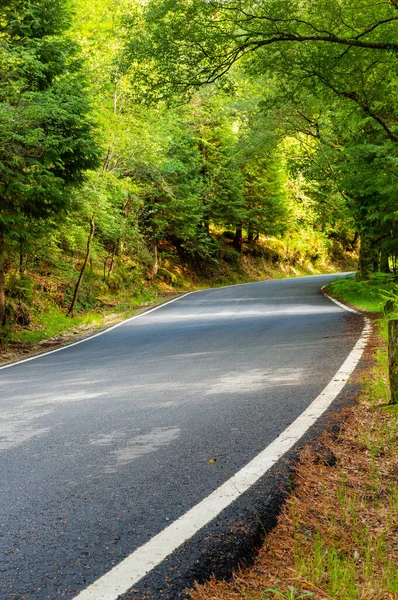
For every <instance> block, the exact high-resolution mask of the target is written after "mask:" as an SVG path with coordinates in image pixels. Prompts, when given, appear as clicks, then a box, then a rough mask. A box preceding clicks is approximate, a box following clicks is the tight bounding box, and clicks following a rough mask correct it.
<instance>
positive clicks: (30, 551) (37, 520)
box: [0, 276, 362, 600]
mask: <svg viewBox="0 0 398 600" xmlns="http://www.w3.org/2000/svg"><path fill="white" fill-rule="evenodd" d="M335 278H336V276H319V277H304V278H299V279H285V280H278V281H266V282H260V283H253V284H249V285H242V286H235V287H227V288H220V289H214V290H208V291H203V292H197V293H194V294H190V295H188V296H185V297H183V298H181V299H178V300H177V301H176V302H173V303H170V304H168V305H165V306H163V307H161V308H160V309H158V310H156V311H154V312H151V313H149V314H147V315H143V316H142V317H140V318H138V319H136V320H133V321H130V322H128V323H125V324H123V325H122V326H120V327H117V328H115V329H113V330H111V331H109V332H107V333H105V334H104V335H101V336H99V337H96V338H93V339H88V340H87V341H85V342H84V343H82V344H79V345H76V346H71V347H69V348H66V349H64V350H62V351H60V352H56V353H54V354H48V355H43V356H40V357H39V358H37V359H35V360H32V361H30V362H25V363H21V364H16V365H13V366H11V367H9V368H6V369H2V370H0V405H1V413H0V477H1V478H0V481H1V505H0V552H1V560H0V575H1V579H0V596H1V597H2V598H5V599H7V600H11V599H13V600H15V598H17V599H22V598H24V599H25V598H26V599H27V600H44V599H46V598H50V599H52V600H53V599H55V598H59V597H62V598H66V599H68V598H73V597H74V596H75V595H76V594H77V593H78V592H79V591H81V590H83V589H84V588H86V587H87V586H88V585H89V584H90V583H92V582H93V581H94V580H96V579H97V578H98V577H100V576H101V575H103V574H104V573H106V572H107V571H109V570H110V569H111V568H112V567H113V566H114V565H116V564H118V563H119V562H120V561H121V560H122V559H123V558H125V557H126V556H127V555H129V554H130V553H131V552H132V551H133V550H134V549H135V548H137V547H138V546H140V545H141V544H143V543H144V542H146V541H148V540H149V539H151V538H152V537H153V536H154V535H156V534H157V533H158V532H160V531H162V530H163V529H164V528H165V527H166V526H167V525H168V524H170V523H171V522H173V521H174V520H175V519H177V518H178V517H179V516H180V515H182V514H184V513H185V512H186V511H187V510H189V509H190V508H191V507H192V506H194V505H196V504H197V503H198V502H200V501H201V500H202V499H203V498H205V497H206V496H208V495H209V494H210V493H211V492H212V491H213V490H214V489H216V488H217V487H218V486H219V485H220V484H221V483H222V482H223V472H224V473H227V474H228V476H230V474H233V473H235V472H236V471H237V470H238V469H240V468H241V467H243V466H244V465H245V464H246V463H247V462H249V461H250V460H251V459H252V458H253V457H254V456H256V455H257V454H258V453H259V452H260V451H261V450H263V449H264V448H265V447H266V446H267V445H268V444H269V443H270V442H272V440H273V439H275V437H277V436H278V435H279V434H280V433H281V432H282V431H283V430H284V429H285V428H286V427H287V426H288V425H289V424H290V423H291V422H292V421H293V420H294V419H295V418H296V417H297V416H298V415H300V413H301V412H302V411H303V410H304V409H305V408H306V407H307V406H308V405H309V404H310V403H311V401H312V400H313V399H314V398H315V397H316V396H317V395H318V394H319V393H320V392H321V391H322V389H323V388H324V387H325V385H326V384H327V383H328V382H329V380H330V379H331V378H332V377H333V375H334V374H335V373H336V371H337V370H338V368H339V367H340V366H341V364H342V363H343V361H344V360H345V358H346V356H347V355H348V354H349V352H350V351H351V349H352V348H353V346H354V345H355V343H356V341H357V339H358V337H359V335H360V331H361V327H362V323H361V319H358V318H357V317H356V316H355V315H349V314H348V313H346V312H345V311H343V310H342V309H340V308H339V307H338V306H336V305H335V304H333V303H332V302H331V301H330V300H328V299H327V298H325V297H324V296H322V295H321V294H320V293H319V289H320V287H321V286H322V285H324V284H325V283H327V282H329V281H331V280H332V279H335ZM213 457H214V458H217V459H218V463H219V464H220V465H222V471H223V472H221V471H220V470H217V469H214V467H212V466H211V465H210V464H209V459H210V458H213Z"/></svg>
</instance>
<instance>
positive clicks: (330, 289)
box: [326, 273, 398, 313]
mask: <svg viewBox="0 0 398 600" xmlns="http://www.w3.org/2000/svg"><path fill="white" fill-rule="evenodd" d="M326 292H327V293H328V294H330V295H331V296H333V297H334V298H337V300H342V301H343V302H346V303H347V304H350V305H352V306H355V307H357V308H359V309H360V310H364V311H367V312H371V313H381V312H382V311H383V309H384V306H385V304H386V302H387V300H392V301H397V300H398V284H397V283H396V282H395V277H394V275H392V274H391V275H390V274H388V273H386V274H384V273H376V274H375V275H374V276H373V277H372V278H371V279H370V280H369V281H357V280H356V279H353V278H352V277H346V278H343V279H338V280H336V281H334V282H333V283H331V284H329V285H327V286H326Z"/></svg>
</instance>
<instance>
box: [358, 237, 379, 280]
mask: <svg viewBox="0 0 398 600" xmlns="http://www.w3.org/2000/svg"><path fill="white" fill-rule="evenodd" d="M374 262H375V253H374V247H373V243H372V240H371V238H370V237H369V236H368V235H365V234H361V246H360V248H359V261H358V272H357V279H369V278H370V276H371V274H372V273H373V271H374Z"/></svg>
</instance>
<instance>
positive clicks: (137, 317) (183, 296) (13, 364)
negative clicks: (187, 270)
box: [0, 292, 194, 371]
mask: <svg viewBox="0 0 398 600" xmlns="http://www.w3.org/2000/svg"><path fill="white" fill-rule="evenodd" d="M190 294H194V292H188V293H187V294H183V295H182V296H178V298H173V300H169V301H168V302H164V303H163V304H159V306H155V308H151V309H150V310H146V311H145V312H143V313H141V314H139V315H135V316H134V317H129V318H128V319H124V321H120V323H116V325H112V327H108V328H107V329H104V330H103V331H99V332H98V333H94V334H93V335H89V336H87V337H85V338H83V339H82V340H79V341H78V342H73V343H72V344H67V345H66V346H62V347H61V348H56V349H55V350H49V351H48V352H41V353H40V354H35V355H34V356H30V357H29V358H23V359H22V360H16V361H14V362H12V363H9V364H8V365H3V366H2V367H0V371H1V370H2V369H9V368H10V367H15V365H21V364H22V363H26V362H29V361H31V360H37V359H38V358H42V357H43V356H48V355H49V354H54V353H55V352H61V351H62V350H67V349H68V348H72V347H73V346H78V345H79V344H84V342H88V341H89V340H93V339H94V338H96V337H99V336H100V335H105V334H106V333H109V332H110V331H113V329H116V328H117V327H121V326H122V325H125V324H126V323H130V321H134V320H135V319H139V318H140V317H146V316H147V315H149V314H150V313H152V312H154V311H155V310H159V308H163V307H164V306H167V305H168V304H172V303H173V302H176V301H177V300H181V298H186V296H189V295H190Z"/></svg>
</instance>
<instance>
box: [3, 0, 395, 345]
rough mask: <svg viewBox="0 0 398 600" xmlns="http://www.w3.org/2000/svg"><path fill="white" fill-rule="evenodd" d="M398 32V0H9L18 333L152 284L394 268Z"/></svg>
mask: <svg viewBox="0 0 398 600" xmlns="http://www.w3.org/2000/svg"><path fill="white" fill-rule="evenodd" d="M397 33H398V1H397V0H366V2H365V1H361V0H333V1H330V0H316V1H314V0H303V1H302V2H297V1H295V0H260V1H253V0H118V1H116V0H2V3H1V7H0V326H1V339H2V340H5V339H8V338H9V336H10V335H11V333H10V332H11V331H14V333H15V331H16V330H17V331H23V330H24V328H29V327H31V326H32V324H33V325H34V326H36V327H37V328H38V329H40V327H41V328H43V319H44V316H45V315H52V318H55V316H56V315H61V314H62V315H63V316H65V315H69V317H66V316H65V319H66V318H71V317H73V316H74V315H75V314H81V313H84V312H85V311H90V310H97V311H107V310H108V311H111V312H112V311H113V312H115V311H117V310H121V309H123V308H126V306H130V307H131V306H133V305H134V304H136V303H137V302H139V299H140V298H141V300H145V298H147V297H148V294H150V293H152V292H153V290H155V292H156V293H159V291H164V290H166V291H167V292H172V291H173V290H177V291H178V290H182V289H188V288H190V287H192V286H205V285H217V284H222V283H236V282H239V281H247V280H250V279H255V278H256V277H257V278H258V277H264V276H265V275H266V274H267V273H268V274H269V275H272V274H275V273H278V274H283V273H291V274H292V273H295V274H298V273H301V272H322V271H325V270H335V271H336V270H346V269H350V270H357V277H358V278H360V279H363V280H368V279H370V278H372V277H374V276H375V274H377V273H378V272H384V273H390V272H392V275H391V276H392V277H393V276H394V274H395V271H396V257H397V255H398V244H397V237H396V228H397V225H396V220H397V208H396V195H397V178H398V152H397V141H398V124H397V114H398V112H397V109H398V93H397V92H398V89H397V88H398V77H397V66H398V43H397V39H398V36H397ZM267 269H268V271H267ZM278 269H279V271H278ZM151 290H152V292H151ZM46 318H47V317H46ZM15 328H17V329H15Z"/></svg>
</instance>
